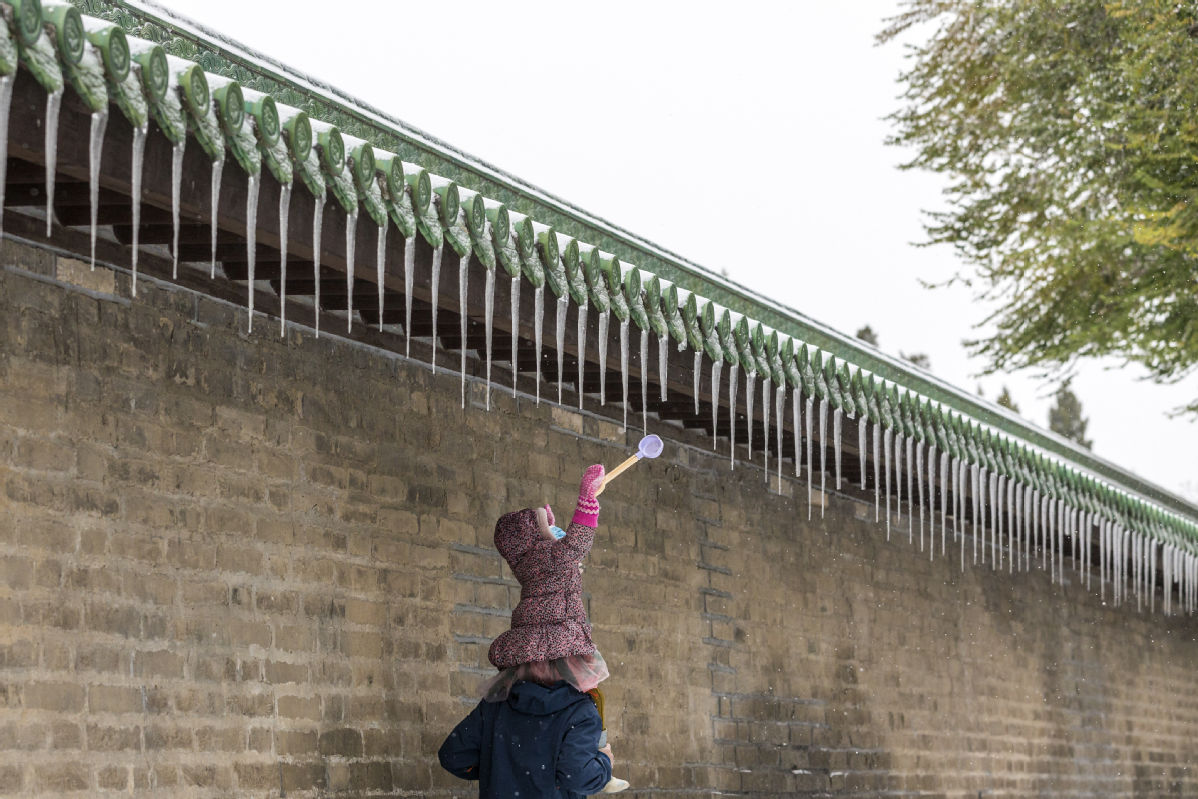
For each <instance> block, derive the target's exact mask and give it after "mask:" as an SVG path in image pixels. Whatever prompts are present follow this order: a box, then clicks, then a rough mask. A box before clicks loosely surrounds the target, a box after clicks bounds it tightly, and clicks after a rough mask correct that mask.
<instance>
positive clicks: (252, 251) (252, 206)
mask: <svg viewBox="0 0 1198 799" xmlns="http://www.w3.org/2000/svg"><path fill="white" fill-rule="evenodd" d="M261 185H262V183H261V178H260V177H259V176H258V175H249V176H248V177H247V178H246V190H245V258H246V279H247V282H248V283H249V297H248V298H247V300H246V310H247V312H248V315H249V321H248V322H247V324H246V327H247V332H249V333H253V332H254V279H255V271H256V268H257V256H258V252H257V248H258V189H259V188H260V187H261Z"/></svg>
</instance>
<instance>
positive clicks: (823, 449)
mask: <svg viewBox="0 0 1198 799" xmlns="http://www.w3.org/2000/svg"><path fill="white" fill-rule="evenodd" d="M827 507H828V400H827V399H821V400H820V401H819V517H820V518H821V519H822V518H824V509H825V508H827Z"/></svg>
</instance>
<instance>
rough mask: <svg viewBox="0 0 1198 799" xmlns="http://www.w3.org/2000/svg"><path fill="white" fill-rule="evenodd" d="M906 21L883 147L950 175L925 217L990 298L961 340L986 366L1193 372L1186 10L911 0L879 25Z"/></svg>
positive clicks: (1192, 57)
mask: <svg viewBox="0 0 1198 799" xmlns="http://www.w3.org/2000/svg"><path fill="white" fill-rule="evenodd" d="M917 27H918V28H919V29H920V30H924V29H930V30H931V31H932V33H931V38H930V39H929V40H927V41H926V42H916V43H914V44H913V45H912V46H911V53H912V61H911V64H912V65H911V67H910V69H909V70H907V71H906V72H905V73H903V75H902V76H901V81H902V83H903V85H904V90H903V93H902V99H903V106H902V107H901V108H900V109H899V110H898V111H897V112H896V113H894V114H893V115H892V116H891V120H892V122H893V123H894V125H895V131H896V132H895V133H894V135H893V136H892V137H891V138H890V143H892V144H896V145H901V146H903V147H909V148H912V149H914V151H915V152H916V155H915V156H914V158H913V159H912V160H911V161H910V162H908V163H907V164H905V165H904V167H905V168H908V169H912V168H919V169H927V170H931V171H933V172H939V173H942V174H944V175H946V176H948V178H949V179H950V182H949V185H948V188H947V189H946V195H947V199H948V209H947V210H945V211H943V212H937V213H931V214H929V215H928V219H927V223H926V226H925V227H926V231H927V234H928V242H927V243H943V244H948V245H950V246H952V247H954V248H955V249H956V251H957V252H958V253H959V254H960V256H961V257H962V258H963V259H964V261H965V262H966V263H967V264H968V265H969V268H967V269H965V270H963V271H962V273H959V274H958V275H957V276H956V277H954V278H953V281H956V280H960V281H963V282H965V283H966V284H967V285H970V286H972V287H974V288H975V289H976V291H977V293H978V296H979V299H982V300H986V301H989V302H990V303H991V307H992V308H993V310H992V312H991V313H990V315H989V316H988V317H986V318H985V319H983V320H980V324H981V325H986V326H987V329H993V331H994V332H993V334H991V335H986V336H984V337H980V338H978V339H976V340H973V341H969V342H966V343H967V345H968V346H969V348H970V350H971V352H972V353H973V354H975V355H979V356H981V357H982V358H983V359H984V361H985V362H986V364H987V371H988V372H990V373H994V372H998V371H1006V370H1010V369H1016V368H1024V367H1032V366H1035V367H1041V368H1043V369H1045V370H1046V371H1053V370H1059V369H1065V368H1067V367H1068V366H1069V365H1071V364H1073V363H1074V362H1076V361H1077V359H1079V358H1085V357H1096V356H1107V355H1113V356H1117V357H1121V358H1124V359H1126V360H1128V361H1132V362H1137V363H1141V364H1143V365H1144V366H1146V367H1147V368H1148V370H1149V372H1150V373H1151V374H1152V376H1153V377H1154V378H1155V379H1156V380H1158V381H1162V382H1172V381H1176V380H1179V379H1181V378H1182V377H1184V376H1185V375H1186V374H1187V373H1189V372H1190V371H1192V370H1193V369H1194V368H1195V367H1196V366H1198V292H1196V291H1195V290H1194V274H1195V264H1196V261H1195V259H1196V257H1198V69H1196V68H1195V63H1198V60H1196V59H1198V39H1196V38H1195V36H1198V5H1195V4H1193V3H1166V2H1163V0H1151V1H1150V0H1071V1H1070V2H1067V3H1065V2H1057V1H1056V0H906V2H905V4H904V7H903V10H902V12H901V13H900V14H899V15H898V16H896V17H893V18H891V19H890V20H888V25H887V27H886V28H885V29H884V30H883V31H882V32H881V33H880V34H879V36H878V38H879V40H880V41H883V42H887V41H892V40H895V39H898V38H900V37H904V36H905V35H910V34H914V33H915V32H916V31H915V29H916V28H917ZM950 282H952V281H950ZM1186 410H1188V411H1190V412H1192V413H1196V414H1198V398H1196V399H1195V401H1194V402H1193V403H1191V404H1190V405H1188V406H1187V409H1186Z"/></svg>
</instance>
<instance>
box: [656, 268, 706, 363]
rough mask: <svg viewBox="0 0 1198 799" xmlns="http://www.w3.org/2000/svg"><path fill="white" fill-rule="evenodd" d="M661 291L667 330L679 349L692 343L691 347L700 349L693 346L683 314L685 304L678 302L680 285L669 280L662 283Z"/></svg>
mask: <svg viewBox="0 0 1198 799" xmlns="http://www.w3.org/2000/svg"><path fill="white" fill-rule="evenodd" d="M662 287H663V288H662V292H661V313H662V317H663V318H664V319H665V323H666V330H667V331H668V332H669V334H670V338H672V339H674V341H675V342H676V343H677V344H678V350H679V351H682V350H685V349H686V348H687V345H688V344H691V345H692V346H691V349H693V350H700V349H701V347H698V346H693V343H694V342H692V341H691V338H690V336H688V335H687V324H686V320H685V319H684V318H683V316H682V308H683V306H682V305H681V304H679V302H678V293H679V292H678V287H677V286H675V285H674V284H673V283H670V282H669V281H664V282H663V283H662ZM695 332H696V334H697V333H698V332H699V324H698V319H696V320H695Z"/></svg>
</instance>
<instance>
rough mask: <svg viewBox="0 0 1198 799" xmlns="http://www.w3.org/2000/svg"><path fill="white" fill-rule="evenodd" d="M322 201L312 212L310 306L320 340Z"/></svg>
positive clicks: (409, 293)
mask: <svg viewBox="0 0 1198 799" xmlns="http://www.w3.org/2000/svg"><path fill="white" fill-rule="evenodd" d="M324 200H325V198H324V195H321V196H320V197H317V198H316V207H315V209H314V210H313V212H312V278H313V280H314V281H315V283H316V289H315V294H314V296H313V299H312V304H313V306H314V308H313V309H314V311H315V313H316V338H320V233H321V228H322V227H324ZM408 296H411V292H408Z"/></svg>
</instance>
